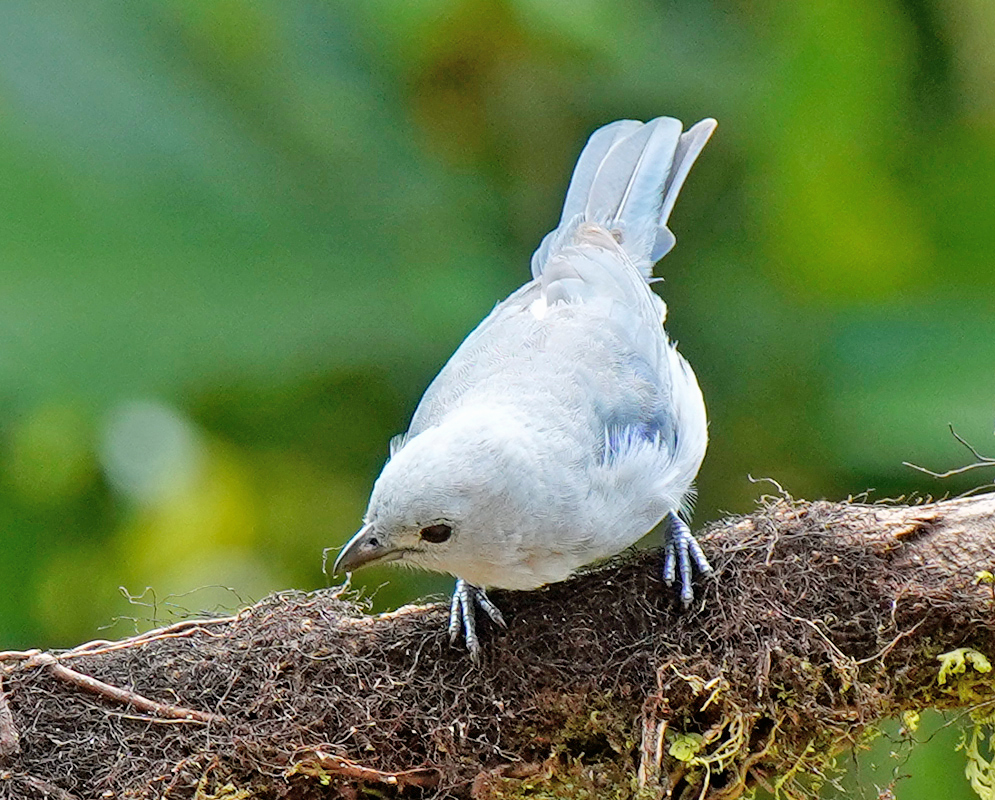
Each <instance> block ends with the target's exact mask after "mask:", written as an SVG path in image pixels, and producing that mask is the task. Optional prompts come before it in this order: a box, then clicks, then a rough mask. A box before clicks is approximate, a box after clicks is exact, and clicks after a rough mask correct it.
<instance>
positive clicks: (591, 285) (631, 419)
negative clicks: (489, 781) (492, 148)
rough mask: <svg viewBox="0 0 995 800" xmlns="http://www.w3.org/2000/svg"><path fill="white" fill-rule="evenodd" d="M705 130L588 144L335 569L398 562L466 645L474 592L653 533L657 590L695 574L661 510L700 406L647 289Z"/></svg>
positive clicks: (642, 130)
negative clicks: (521, 274)
mask: <svg viewBox="0 0 995 800" xmlns="http://www.w3.org/2000/svg"><path fill="white" fill-rule="evenodd" d="M714 128H715V121H714V120H703V121H702V122H699V123H698V124H697V125H695V126H694V127H692V128H691V129H690V130H688V131H686V132H684V131H683V126H682V125H681V123H680V122H679V121H677V120H675V119H671V118H667V117H660V118H657V119H655V120H652V121H651V122H648V123H645V124H643V123H641V122H636V121H632V120H623V121H619V122H614V123H612V124H610V125H606V126H604V127H603V128H600V129H599V130H597V131H596V132H595V133H594V134H593V135H592V136H591V138H590V140H589V141H588V143H587V146H586V147H585V148H584V150H583V152H582V153H581V155H580V158H579V160H578V162H577V166H576V168H575V170H574V175H573V178H572V180H571V182H570V188H569V190H568V191H567V196H566V200H565V202H564V207H563V214H562V216H561V219H560V223H559V225H558V226H557V228H556V229H555V230H553V231H552V232H551V233H549V234H548V235H547V236H546V237H545V238H544V239H543V241H542V244H541V245H540V246H539V248H538V249H537V250H536V252H535V254H534V255H533V257H532V275H533V280H532V281H530V282H529V283H527V284H526V285H525V286H523V287H522V288H521V289H519V290H518V291H517V292H515V293H514V294H512V295H511V296H510V297H509V298H508V299H507V300H505V301H503V302H502V303H500V304H499V305H498V306H497V307H496V308H495V309H494V311H493V312H491V314H490V315H489V316H488V317H487V318H486V319H485V320H484V321H483V322H481V323H480V325H479V326H478V327H477V328H476V330H474V331H473V332H472V333H471V334H470V335H469V336H468V337H467V338H466V340H465V341H464V342H463V344H462V345H461V346H460V347H459V349H457V351H456V352H455V353H454V354H453V356H452V358H450V360H449V362H448V363H447V364H446V365H445V367H443V369H442V371H441V372H440V373H439V375H438V376H437V377H436V379H435V380H434V381H433V382H432V384H431V385H430V386H429V388H428V389H427V391H426V392H425V395H424V397H423V398H422V400H421V403H420V404H419V405H418V408H417V410H416V411H415V414H414V417H413V418H412V420H411V425H410V427H409V429H408V431H407V433H405V434H404V435H403V436H402V437H398V438H396V439H395V440H394V442H392V447H391V458H390V460H389V461H388V463H387V464H386V466H385V467H384V469H383V472H382V473H381V475H380V477H379V478H378V480H377V482H376V484H375V486H374V488H373V493H372V495H371V497H370V505H369V510H368V512H367V515H366V519H365V523H366V524H365V525H364V527H363V529H362V530H361V531H360V532H359V533H358V534H356V536H354V537H353V539H352V540H350V542H349V543H348V544H347V545H346V546H345V548H343V550H342V552H341V554H340V555H339V558H338V560H337V562H336V567H337V568H338V567H344V568H350V567H354V566H359V565H360V564H363V563H367V562H369V561H373V560H400V561H403V562H405V563H408V564H411V565H414V566H419V567H424V568H427V569H433V570H439V571H444V572H449V573H451V574H453V575H455V576H457V578H459V579H460V580H459V581H458V583H457V591H456V594H455V595H454V598H453V620H452V625H451V628H450V629H451V631H453V632H454V633H458V631H459V626H460V624H461V623H462V625H463V626H464V627H465V629H466V631H465V632H466V639H467V645H468V647H469V648H470V651H471V654H473V655H474V657H476V656H477V653H478V652H479V644H478V642H477V637H476V634H475V631H474V620H473V605H474V603H478V604H480V605H481V606H482V607H483V608H484V609H485V610H486V611H487V613H488V614H489V615H490V616H491V617H492V618H493V619H495V620H497V621H501V620H500V614H499V612H498V611H497V609H496V608H494V606H493V605H492V604H491V603H490V601H489V600H488V599H487V597H486V595H485V594H484V591H483V590H484V589H485V588H487V587H501V588H508V589H532V588H535V587H537V586H541V585H543V584H545V583H549V582H552V581H558V580H562V579H564V578H566V577H568V576H569V575H570V574H571V573H572V572H574V571H575V570H577V569H578V568H579V567H582V566H584V565H585V564H589V563H591V562H592V561H595V560H598V559H601V558H605V557H607V556H610V555H613V554H615V553H617V552H619V551H621V550H623V549H625V548H626V547H628V546H629V545H631V544H633V543H634V542H636V541H637V540H638V539H640V538H641V537H642V536H643V535H645V534H646V533H647V532H648V531H650V530H651V529H652V528H653V527H655V526H656V525H657V524H658V523H659V522H660V521H661V520H663V519H665V518H667V519H669V521H670V524H671V531H670V538H669V540H668V549H667V559H666V565H665V571H666V574H665V577H667V578H668V579H669V580H673V578H674V577H675V575H676V569H677V568H678V567H679V570H680V577H681V582H682V597H683V598H684V600H685V602H688V601H689V600H690V599H691V586H690V575H691V564H692V563H696V564H697V566H698V568H699V569H703V570H707V569H708V565H707V561H705V559H704V556H703V555H702V554H701V550H700V548H698V546H697V543H696V542H695V541H694V539H693V537H691V535H690V532H689V531H688V529H687V527H686V525H685V524H684V523H683V522H682V521H681V520H680V519H679V517H678V516H677V513H678V512H680V511H682V510H684V509H685V508H686V504H687V503H688V500H689V498H690V497H691V493H692V484H693V481H694V478H695V475H696V474H697V472H698V468H699V466H700V465H701V461H702V459H703V458H704V455H705V448H706V444H707V422H706V416H705V406H704V402H703V400H702V396H701V391H700V389H699V388H698V382H697V380H696V379H695V376H694V372H693V371H692V369H691V367H690V365H688V363H687V361H685V359H684V358H683V357H682V356H681V355H680V353H678V352H677V349H676V347H675V346H674V345H673V344H672V343H671V342H670V341H669V339H668V337H667V334H666V332H665V331H664V329H663V322H664V320H665V318H666V306H665V305H664V303H663V301H662V300H660V298H658V297H657V296H656V295H655V294H654V293H653V292H652V291H651V290H650V288H649V284H648V279H649V278H650V275H651V270H652V266H653V263H654V262H655V261H656V260H657V259H659V258H660V257H662V256H663V255H665V254H666V253H667V252H668V251H669V250H670V249H671V247H673V244H674V235H673V234H672V233H671V231H670V229H669V228H668V227H667V223H668V218H669V216H670V212H671V210H672V209H673V206H674V202H675V200H676V198H677V194H678V192H679V191H680V189H681V186H682V184H683V182H684V180H685V178H686V177H687V174H688V171H689V170H690V168H691V165H692V164H693V163H694V160H695V159H696V158H697V156H698V154H699V153H700V152H701V149H702V148H703V147H704V145H705V143H706V142H707V140H708V137H709V136H710V135H711V133H712V131H713V130H714Z"/></svg>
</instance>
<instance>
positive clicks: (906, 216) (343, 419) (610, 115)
mask: <svg viewBox="0 0 995 800" xmlns="http://www.w3.org/2000/svg"><path fill="white" fill-rule="evenodd" d="M659 114H669V115H673V116H677V117H679V118H681V119H683V120H684V121H685V122H686V123H692V122H694V121H696V120H698V119H700V118H702V117H705V116H714V117H716V118H717V119H718V120H719V123H720V125H719V128H718V131H717V133H716V135H715V137H714V138H713V140H712V143H711V144H710V145H709V146H708V148H707V149H706V150H705V152H704V154H703V156H702V158H701V160H700V162H699V164H698V165H697V166H696V167H695V169H694V171H693V172H692V174H691V178H690V180H689V181H688V184H687V186H686V188H685V191H684V194H683V196H682V198H681V201H680V202H679V203H678V206H677V210H676V212H675V214H674V218H673V222H672V227H673V228H674V230H675V232H676V233H677V237H678V246H677V248H676V249H675V250H674V252H673V253H672V254H671V255H669V256H668V257H667V259H666V260H665V262H664V263H662V264H661V265H660V267H659V269H658V272H659V274H662V275H664V276H665V277H666V282H665V283H663V284H662V285H661V287H660V292H661V293H662V294H663V296H664V297H665V298H666V300H667V301H668V303H669V304H670V308H671V313H670V322H669V325H668V327H669V329H670V331H671V334H672V335H673V336H674V337H675V338H677V339H679V340H680V342H681V349H682V351H683V352H684V354H685V355H686V356H687V357H688V358H689V360H690V361H691V363H692V364H693V365H694V367H695V369H696V371H697V374H698V376H699V379H700V382H701V385H702V389H703V390H704V393H705V398H706V401H707V403H708V407H709V414H710V418H711V428H710V431H711V437H712V444H711V449H710V451H709V455H708V457H707V458H706V461H705V464H704V467H703V469H702V472H701V476H700V482H699V487H700V499H699V503H698V512H697V522H699V523H700V522H704V521H707V520H710V519H713V518H715V517H717V516H718V515H719V514H720V513H722V512H724V511H731V512H742V511H746V510H749V509H750V508H751V506H752V504H753V501H754V498H756V497H757V495H758V494H759V493H760V492H761V491H763V490H764V488H763V487H759V486H757V485H754V484H751V483H750V482H749V481H748V479H747V475H748V474H752V475H754V476H758V477H760V476H769V477H773V478H776V479H777V480H778V481H780V483H781V484H783V486H784V487H785V488H786V489H787V490H788V491H790V492H791V493H793V494H795V495H797V496H803V497H809V498H817V497H828V498H841V497H845V496H847V495H848V494H851V493H853V494H856V493H859V492H861V491H863V490H865V489H874V490H876V492H875V494H874V495H873V496H874V497H882V496H897V495H901V494H906V493H909V492H913V491H920V492H930V493H933V494H942V493H944V492H948V491H949V492H958V491H962V490H964V489H966V488H968V487H970V486H972V485H975V484H978V483H984V482H985V481H990V480H991V479H992V477H993V476H992V471H991V470H989V471H988V474H987V475H985V474H983V473H975V474H972V475H970V476H968V477H967V478H965V479H963V480H961V481H960V482H945V483H938V482H936V481H934V480H932V479H930V478H928V477H926V476H924V475H921V474H918V473H915V472H913V471H911V470H909V469H908V468H906V467H903V466H902V464H901V462H902V461H903V460H910V461H915V462H917V463H920V464H925V465H929V466H932V467H934V468H941V467H942V468H947V467H951V466H959V465H962V464H964V463H967V462H968V461H969V460H970V456H969V454H968V453H967V452H966V451H964V450H963V449H961V448H959V447H958V445H957V444H956V443H955V442H954V440H953V439H952V438H951V436H950V434H949V432H948V431H947V428H946V426H947V424H948V423H953V424H954V425H955V426H956V428H957V430H958V432H959V433H960V434H962V435H963V436H964V437H965V438H967V439H968V440H970V441H971V442H973V443H975V444H976V445H977V446H978V447H979V448H980V449H981V450H982V451H985V452H988V453H991V452H992V451H993V450H995V446H993V445H995V440H993V439H992V429H993V423H995V362H993V358H992V354H993V351H995V264H993V254H995V3H993V2H991V0H825V2H823V1H822V0H816V1H815V2H799V0H760V1H759V2H743V1H742V0H674V1H673V2H657V3H654V2H650V0H631V2H630V1H629V0H503V1H498V0H369V1H368V2H358V1H357V0H220V1H218V2H210V1H209V0H171V1H169V2H164V1H163V0H160V1H159V2H153V1H152V0H136V1H135V2H130V3H120V2H109V1H108V0H101V1H97V2H88V3H76V2H61V3H59V2H51V3H48V2H46V3H41V2H38V3H35V2H26V1H25V2H10V1H7V2H3V3H2V8H0V433H2V438H0V552H2V556H0V586H2V591H0V647H26V646H46V647H52V646H68V645H71V644H74V643H76V642H78V641H82V640H85V639H89V638H94V637H96V636H114V635H122V634H126V633H128V632H129V630H130V631H133V630H134V628H135V625H136V624H138V625H139V626H143V625H148V624H149V620H153V619H155V620H160V621H168V620H169V619H170V618H172V616H173V615H175V614H180V613H186V611H187V610H189V611H193V612H199V611H201V610H212V609H220V608H231V607H236V606H238V605H239V604H240V603H241V602H243V601H249V600H252V599H257V598H259V597H261V596H262V595H264V594H265V593H267V592H269V591H272V590H276V589H286V588H291V587H296V588H301V589H311V588H315V587H320V586H324V585H327V583H328V579H326V577H325V576H324V575H323V574H322V549H323V548H325V547H329V546H332V547H335V546H337V545H339V544H341V543H342V542H343V541H344V540H345V539H346V537H347V536H348V535H349V534H351V533H352V532H353V531H354V530H355V529H356V527H357V526H358V523H359V520H360V517H361V515H362V513H363V510H364V505H365V500H366V496H367V493H368V491H369V489H370V486H371V483H372V481H373V479H374V478H375V476H376V474H377V472H378V470H379V468H380V466H381V464H382V462H383V460H384V458H385V455H386V446H387V440H388V438H389V437H390V436H391V435H392V434H394V433H397V432H399V431H401V430H403V429H404V428H405V426H406V422H407V419H408V417H409V415H410V413H411V412H412V410H413V408H414V406H415V403H416V402H417V399H418V397H419V396H420V394H421V392H422V391H423V389H424V388H425V386H426V385H427V383H428V381H429V380H430V379H431V377H432V376H433V375H434V374H435V372H436V371H437V370H438V369H439V367H440V366H441V365H442V364H443V362H444V361H445V359H446V358H447V356H448V355H449V354H450V353H451V352H452V350H453V349H454V348H455V347H456V345H457V344H458V343H459V342H460V341H461V339H462V338H463V336H464V335H465V334H466V333H467V332H468V331H469V330H471V329H472V328H473V326H474V325H475V324H476V323H477V322H478V321H479V320H480V319H481V318H482V317H483V316H484V315H485V314H486V313H487V311H488V310H489V309H490V308H491V307H492V306H493V304H494V303H495V301H496V300H498V299H500V298H502V297H503V296H505V295H506V294H507V293H509V292H510V291H511V290H513V289H514V288H516V287H517V286H518V285H520V284H521V283H522V282H523V281H524V280H525V279H526V278H527V276H528V260H529V256H530V254H531V252H532V250H533V249H534V247H535V246H536V245H537V243H538V242H539V240H540V238H541V236H542V235H543V234H544V233H545V232H546V231H547V230H549V229H550V227H552V226H553V225H554V224H555V222H556V220H557V219H558V216H559V208H560V202H561V200H562V197H563V194H564V191H565V189H566V185H567V181H568V179H569V175H570V170H571V167H572V165H573V162H574V159H575V158H576V156H577V154H578V152H579V150H580V148H581V146H582V144H583V142H584V140H585V138H586V137H587V135H588V134H589V133H590V132H591V131H592V130H593V129H594V128H595V127H597V126H598V125H601V124H603V123H605V122H608V121H610V120H614V119H617V118H622V117H631V118H638V119H646V118H649V117H652V116H656V115H659ZM356 580H357V581H363V582H365V583H366V585H368V586H369V587H370V590H371V591H373V590H374V589H376V587H378V586H381V584H383V583H384V582H385V581H389V585H388V586H384V587H382V588H380V589H379V591H378V593H377V595H376V603H377V606H378V607H385V606H389V605H391V604H396V603H400V602H404V601H406V600H410V599H413V598H415V597H418V596H424V595H425V594H428V593H442V592H444V591H446V590H447V589H448V588H449V581H447V580H445V579H440V578H436V577H425V576H417V575H413V574H411V573H405V572H390V571H387V570H380V571H371V572H370V574H366V575H364V574H359V575H357V576H356ZM205 587H206V588H205ZM126 593H127V594H130V595H132V596H135V597H138V599H137V600H131V601H129V600H128V598H127V596H126ZM116 618H117V619H118V622H117V623H116V624H114V625H112V626H111V627H110V629H109V630H104V631H102V630H100V628H101V626H106V625H108V624H109V623H111V622H112V621H113V620H115V619H116ZM120 618H124V619H123V620H122V619H120ZM132 619H134V620H137V623H136V622H134V621H129V620H132ZM955 740H956V735H955V734H953V733H950V734H941V739H940V741H941V744H942V746H934V747H932V748H927V749H924V750H922V751H920V752H917V753H916V754H914V755H913V760H912V761H910V762H906V761H895V760H889V757H888V753H887V750H888V748H887V747H885V748H884V749H883V750H879V752H878V755H879V756H880V758H879V759H878V760H879V761H880V762H881V763H882V765H883V772H881V773H880V774H872V773H871V772H870V768H869V767H868V766H866V764H865V766H864V767H863V768H862V776H863V780H864V782H865V785H866V786H867V787H872V785H873V784H874V783H875V782H876V783H877V784H879V785H883V784H885V783H887V782H888V781H889V780H890V776H891V771H892V770H893V769H894V770H897V771H898V772H899V773H901V772H903V771H904V772H912V773H914V775H915V778H914V779H913V780H909V781H905V782H902V783H900V784H899V787H898V796H899V797H900V798H905V799H906V800H912V798H942V797H961V796H966V795H965V794H964V792H965V781H964V779H963V777H962V766H961V761H960V759H961V758H962V756H961V755H960V754H956V755H955V754H954V752H953V742H954V741H955ZM865 791H866V792H867V793H868V795H869V796H870V795H873V794H874V789H873V788H866V789H865Z"/></svg>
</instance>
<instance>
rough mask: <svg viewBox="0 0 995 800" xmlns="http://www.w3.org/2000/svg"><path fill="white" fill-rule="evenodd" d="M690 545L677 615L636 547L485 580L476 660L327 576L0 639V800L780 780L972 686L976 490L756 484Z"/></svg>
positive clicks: (983, 637)
mask: <svg viewBox="0 0 995 800" xmlns="http://www.w3.org/2000/svg"><path fill="white" fill-rule="evenodd" d="M704 544H705V547H706V550H707V552H708V554H709V556H710V558H711V560H712V563H713V565H714V566H715V567H716V572H717V575H718V580H717V581H706V582H704V583H703V584H702V585H700V586H699V587H698V597H699V598H700V602H699V603H698V604H697V605H696V606H695V607H694V608H693V609H691V610H690V611H689V612H683V611H682V610H681V609H680V608H679V607H678V605H677V604H675V602H674V600H673V597H672V594H671V593H670V592H669V591H668V590H667V589H666V587H664V586H663V584H662V582H661V581H660V579H659V569H660V565H659V556H658V554H655V553H647V552H637V553H634V554H629V555H628V556H627V557H626V558H625V559H623V560H620V561H618V562H615V563H612V564H610V565H608V566H605V567H603V568H600V569H598V570H596V571H592V572H589V573H586V574H584V575H581V576H578V577H576V578H574V579H573V580H570V581H567V582H565V583H562V584H557V585H554V586H549V587H546V588H545V589H543V590H540V591H537V592H530V593H513V592H493V593H492V598H493V599H494V601H495V602H496V603H497V604H498V605H499V607H500V608H501V609H502V611H503V612H504V615H505V617H506V618H507V619H508V622H509V627H508V630H506V631H503V630H499V629H497V628H495V627H494V626H488V627H484V628H483V630H482V636H481V639H482V644H483V645H484V658H483V663H482V666H481V668H480V669H475V668H473V667H472V665H471V664H470V662H469V659H468V658H467V657H466V654H465V653H464V652H462V651H461V650H459V649H458V648H451V647H450V646H449V644H448V641H447V639H446V634H445V619H446V614H447V610H446V608H445V607H443V606H439V605H433V606H422V607H406V608H403V609H401V610H399V611H397V612H393V613H391V614H385V615H381V616H377V617H369V616H365V615H363V614H362V613H361V611H360V609H358V608H357V606H356V605H355V604H354V603H351V602H349V601H348V600H347V599H345V598H344V597H342V596H341V595H340V593H338V592H335V591H324V592H317V593H314V594H303V593H284V594H280V595H275V596H273V597H270V598H268V599H266V600H264V601H263V602H261V603H259V604H258V605H255V606H252V607H251V608H248V609H245V610H243V611H242V612H240V613H239V614H237V615H235V616H232V617H228V618H225V619H222V620H200V621H189V622H184V623H180V624H178V625H175V626H170V627H168V628H163V629H159V630H157V631H153V632H150V633H148V634H143V635H141V636H138V637H134V638H132V639H128V640H123V641H121V642H92V643H89V644H87V645H83V646H81V647H80V648H76V649H75V650H70V651H66V652H56V653H51V654H40V653H38V652H37V651H26V652H7V653H0V666H2V668H3V672H2V675H0V677H2V680H3V683H2V691H0V797H3V798H15V797H16V798H24V797H61V798H65V797H107V798H116V797H122V796H129V797H131V796H134V797H139V796H140V797H172V798H194V797H198V798H205V797H217V798H222V797H224V798H231V799H232V800H234V798H237V797H249V796H251V797H253V798H257V797H259V798H281V797H290V798H297V799H298V800H306V799H307V798H318V797H322V798H328V797H342V798H353V797H358V796H359V792H360V791H362V790H363V787H371V788H370V790H371V791H372V790H373V789H374V788H375V791H376V792H377V793H378V796H387V797H390V796H425V797H434V796H455V797H463V798H467V797H472V798H478V800H483V798H490V799H492V800H495V799H496V798H504V797H514V796H521V795H522V794H528V792H529V791H530V790H535V791H538V790H539V789H540V788H541V789H543V790H544V791H547V792H557V793H558V794H557V796H563V797H573V796H583V794H582V793H583V792H587V796H600V795H604V794H607V793H608V792H609V791H611V792H613V793H614V794H613V796H619V797H625V796H633V797H634V796H635V795H636V793H637V791H638V792H642V794H640V797H657V796H659V797H663V796H668V795H669V796H672V797H676V798H691V797H699V796H702V797H704V796H707V797H712V798H734V797H737V796H739V794H741V793H742V791H743V790H744V789H745V788H747V787H749V786H754V785H761V786H766V787H767V788H768V789H777V790H778V791H779V792H780V793H781V795H782V796H788V797H792V796H804V795H805V794H806V793H808V792H810V791H811V790H813V789H814V788H815V786H816V785H817V784H818V783H819V781H820V780H823V779H825V777H826V773H827V770H828V768H829V763H830V760H831V757H832V756H833V755H834V754H836V753H838V752H840V751H841V750H843V749H846V748H848V747H851V746H853V745H854V744H856V743H858V742H859V741H860V740H861V736H862V734H863V733H864V732H865V731H866V729H867V728H868V726H872V725H874V724H875V723H877V722H879V721H881V720H883V719H886V718H889V717H894V716H896V715H898V714H900V713H902V712H905V711H915V710H921V709H925V708H955V707H959V708H967V707H983V706H985V705H986V704H987V705H990V704H992V703H993V702H995V688H993V686H995V684H993V681H992V679H991V676H990V674H986V673H983V672H981V671H979V670H981V669H983V665H984V657H983V656H984V655H987V656H989V657H991V656H995V625H993V622H995V616H993V615H995V598H993V589H992V586H989V585H986V584H985V583H984V582H983V580H979V578H978V576H979V575H982V576H983V573H984V571H986V570H988V571H995V570H993V563H992V562H993V556H992V554H993V553H995V495H992V494H989V495H983V496H978V497H973V498H968V499H960V500H952V501H946V502H940V503H931V504H923V505H918V506H898V505H894V506H893V505H857V504H833V503H793V502H790V501H788V500H786V499H780V500H772V501H769V502H767V503H766V504H765V505H764V506H763V507H762V508H760V509H759V510H758V511H757V512H755V513H754V514H752V515H749V516H746V517H742V518H736V519H729V520H724V521H722V522H719V523H716V524H714V525H712V526H711V527H710V528H709V529H708V531H707V533H706V535H705V537H704ZM484 624H485V625H486V623H484ZM958 648H968V649H967V650H963V651H961V652H960V653H959V654H958V655H959V656H960V660H959V661H955V660H953V658H954V657H953V656H951V657H950V658H948V659H947V660H946V661H943V662H941V661H938V657H939V656H941V655H943V654H944V653H948V652H950V651H955V650H957V649H958ZM975 651H977V652H975ZM69 661H71V662H72V665H73V666H72V668H69V667H67V666H66V662H69ZM941 663H942V664H943V665H944V667H943V669H944V671H943V673H942V675H941V672H940V669H941ZM958 669H959V670H961V674H957V670H958ZM67 674H68V675H69V677H67ZM941 678H942V679H943V680H942V682H941V680H940V679H941ZM170 723H172V724H170ZM184 723H185V724H184Z"/></svg>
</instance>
